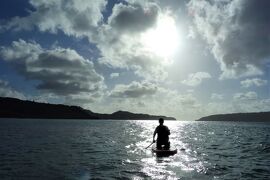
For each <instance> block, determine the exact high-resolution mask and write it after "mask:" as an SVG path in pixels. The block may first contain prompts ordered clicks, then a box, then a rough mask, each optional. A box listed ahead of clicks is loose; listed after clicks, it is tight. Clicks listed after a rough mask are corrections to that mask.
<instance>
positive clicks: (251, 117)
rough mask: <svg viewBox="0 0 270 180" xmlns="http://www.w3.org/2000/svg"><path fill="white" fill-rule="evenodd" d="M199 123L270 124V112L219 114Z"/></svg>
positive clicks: (203, 119) (204, 118)
mask: <svg viewBox="0 0 270 180" xmlns="http://www.w3.org/2000/svg"><path fill="white" fill-rule="evenodd" d="M197 121H235V122H270V112H256V113H234V114H217V115H211V116H206V117H202V118H200V119H198V120H197Z"/></svg>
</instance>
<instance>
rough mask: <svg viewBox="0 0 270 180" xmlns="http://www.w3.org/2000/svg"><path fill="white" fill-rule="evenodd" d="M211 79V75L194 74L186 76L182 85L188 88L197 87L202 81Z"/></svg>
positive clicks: (205, 73)
mask: <svg viewBox="0 0 270 180" xmlns="http://www.w3.org/2000/svg"><path fill="white" fill-rule="evenodd" d="M209 78H211V75H210V74H209V73H207V72H196V73H192V74H189V75H188V78H187V79H186V80H183V81H182V83H183V84H185V85H188V86H198V85H200V84H201V83H202V81H203V80H204V79H209Z"/></svg>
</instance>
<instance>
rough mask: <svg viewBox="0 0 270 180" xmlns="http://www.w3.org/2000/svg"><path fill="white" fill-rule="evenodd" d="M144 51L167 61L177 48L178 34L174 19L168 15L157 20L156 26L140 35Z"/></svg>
mask: <svg viewBox="0 0 270 180" xmlns="http://www.w3.org/2000/svg"><path fill="white" fill-rule="evenodd" d="M142 43H143V46H144V47H145V49H146V50H147V51H149V52H151V53H154V54H155V55H157V56H159V57H161V58H163V59H165V60H168V59H169V58H170V57H171V56H172V55H173V54H174V53H175V51H176V49H177V47H178V46H179V34H178V31H177V28H176V25H175V21H174V19H173V18H172V17H171V16H169V15H162V16H160V17H159V18H158V22H157V25H156V26H155V27H154V28H152V29H149V30H148V31H146V32H145V33H143V34H142Z"/></svg>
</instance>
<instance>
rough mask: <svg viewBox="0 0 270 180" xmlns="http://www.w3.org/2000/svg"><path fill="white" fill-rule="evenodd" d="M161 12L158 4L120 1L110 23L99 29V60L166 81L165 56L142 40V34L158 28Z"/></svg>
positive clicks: (149, 78)
mask: <svg viewBox="0 0 270 180" xmlns="http://www.w3.org/2000/svg"><path fill="white" fill-rule="evenodd" d="M138 13H139V14H138ZM160 14H161V12H160V9H159V8H158V7H157V5H156V4H154V3H141V4H138V3H137V4H136V3H131V4H121V3H120V4H116V5H115V6H114V8H113V12H112V15H111V16H110V17H109V19H108V24H104V25H103V26H101V27H100V29H99V30H100V31H99V32H100V33H99V38H98V39H97V40H96V43H97V47H98V48H99V50H100V53H101V58H99V62H100V63H101V64H105V65H107V66H109V67H112V68H123V69H127V70H132V71H134V72H135V74H136V75H138V76H140V77H144V78H146V79H148V80H164V79H165V78H166V77H167V73H166V72H165V71H164V64H163V62H164V59H163V58H162V57H159V56H158V55H156V54H154V53H152V52H149V51H147V50H146V48H145V45H144V44H143V41H142V35H143V34H144V33H145V32H146V31H147V30H149V29H151V28H154V27H155V25H156V23H157V21H158V20H159V17H160Z"/></svg>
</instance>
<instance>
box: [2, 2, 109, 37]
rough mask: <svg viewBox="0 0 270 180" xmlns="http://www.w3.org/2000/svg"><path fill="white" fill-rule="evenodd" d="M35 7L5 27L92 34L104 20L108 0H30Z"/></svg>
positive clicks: (82, 34)
mask: <svg viewBox="0 0 270 180" xmlns="http://www.w3.org/2000/svg"><path fill="white" fill-rule="evenodd" d="M29 3H30V5H32V7H33V10H31V11H29V15H28V16H25V17H14V18H12V19H11V20H10V21H8V23H7V24H5V25H4V26H2V27H4V29H14V30H32V29H33V28H34V27H37V28H38V29H39V30H40V31H42V32H44V31H48V32H51V33H56V32H57V31H59V30H61V31H63V32H64V33H65V34H67V35H72V36H76V37H80V36H91V35H92V33H95V32H96V29H97V27H98V25H99V23H101V22H102V20H103V15H102V11H103V10H104V8H105V6H106V3H107V2H106V1H105V0H98V1H87V0H57V1H47V0H39V1H35V0H30V1H29Z"/></svg>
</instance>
